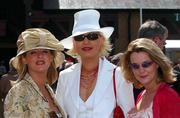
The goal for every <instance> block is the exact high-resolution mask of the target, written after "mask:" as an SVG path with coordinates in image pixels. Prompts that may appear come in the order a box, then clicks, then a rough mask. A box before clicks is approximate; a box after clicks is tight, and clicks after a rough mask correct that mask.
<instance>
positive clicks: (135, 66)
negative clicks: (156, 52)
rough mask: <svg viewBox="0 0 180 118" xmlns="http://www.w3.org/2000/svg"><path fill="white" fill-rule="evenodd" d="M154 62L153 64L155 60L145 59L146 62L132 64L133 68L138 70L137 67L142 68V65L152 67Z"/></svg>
mask: <svg viewBox="0 0 180 118" xmlns="http://www.w3.org/2000/svg"><path fill="white" fill-rule="evenodd" d="M152 64H153V61H145V62H143V63H142V64H136V63H131V64H130V66H131V68H132V69H134V70H137V69H139V68H140V66H141V67H142V68H148V67H150V66H151V65H152Z"/></svg>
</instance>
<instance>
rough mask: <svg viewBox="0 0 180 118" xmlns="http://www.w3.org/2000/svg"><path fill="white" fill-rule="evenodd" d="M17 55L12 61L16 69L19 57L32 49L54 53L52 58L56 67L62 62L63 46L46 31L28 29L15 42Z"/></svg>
mask: <svg viewBox="0 0 180 118" xmlns="http://www.w3.org/2000/svg"><path fill="white" fill-rule="evenodd" d="M17 48H18V49H17V55H16V57H15V58H14V60H13V66H14V67H15V68H16V69H17V67H18V64H19V56H20V55H22V54H24V53H26V52H27V51H30V50H33V49H49V50H54V51H56V55H55V58H54V61H55V65H56V67H58V66H60V64H61V63H62V62H63V61H64V54H63V53H62V52H61V51H63V50H64V47H63V45H61V44H60V42H59V40H58V39H56V38H55V36H54V35H53V34H52V33H51V32H49V31H48V30H46V29H43V28H30V29H27V30H25V31H24V32H22V33H21V34H20V36H19V37H18V40H17Z"/></svg>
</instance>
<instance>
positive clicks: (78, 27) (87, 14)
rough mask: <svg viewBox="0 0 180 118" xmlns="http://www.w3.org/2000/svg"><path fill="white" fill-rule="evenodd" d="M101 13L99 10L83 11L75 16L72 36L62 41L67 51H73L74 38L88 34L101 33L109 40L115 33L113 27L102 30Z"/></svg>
mask: <svg viewBox="0 0 180 118" xmlns="http://www.w3.org/2000/svg"><path fill="white" fill-rule="evenodd" d="M99 19H100V13H99V12H98V11H97V10H82V11H79V12H77V13H75V14H74V26H73V30H72V35H71V36H69V37H67V38H65V39H63V40H61V43H62V44H63V45H64V47H65V48H66V49H72V47H73V37H74V36H77V35H81V34H85V33H88V32H101V33H102V34H103V36H104V37H105V39H109V37H110V36H111V34H112V33H113V31H114V28H113V27H103V28H100V25H99Z"/></svg>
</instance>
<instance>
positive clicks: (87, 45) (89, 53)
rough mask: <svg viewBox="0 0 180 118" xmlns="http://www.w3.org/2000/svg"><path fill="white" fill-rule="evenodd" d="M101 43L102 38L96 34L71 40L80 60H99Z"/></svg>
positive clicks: (102, 41) (87, 34)
mask: <svg viewBox="0 0 180 118" xmlns="http://www.w3.org/2000/svg"><path fill="white" fill-rule="evenodd" d="M93 33H96V34H93ZM76 38H77V40H76ZM78 38H79V40H78ZM103 43H104V38H103V36H101V35H100V33H98V32H91V33H86V34H83V35H81V36H80V37H74V40H73V44H74V48H75V50H76V52H77V53H78V54H79V55H80V56H81V58H82V59H92V58H99V55H100V50H101V48H102V45H103Z"/></svg>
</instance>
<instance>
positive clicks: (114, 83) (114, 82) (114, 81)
mask: <svg viewBox="0 0 180 118" xmlns="http://www.w3.org/2000/svg"><path fill="white" fill-rule="evenodd" d="M116 68H117V67H116ZM116 68H114V70H113V85H114V86H113V87H114V95H115V99H116V106H117V97H116V80H115V72H116Z"/></svg>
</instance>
